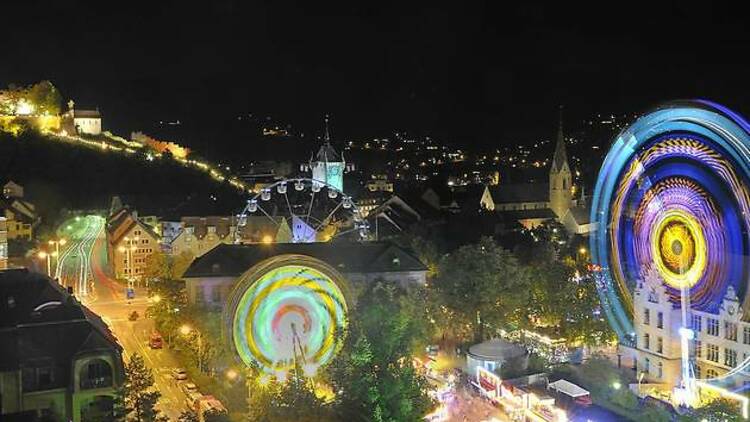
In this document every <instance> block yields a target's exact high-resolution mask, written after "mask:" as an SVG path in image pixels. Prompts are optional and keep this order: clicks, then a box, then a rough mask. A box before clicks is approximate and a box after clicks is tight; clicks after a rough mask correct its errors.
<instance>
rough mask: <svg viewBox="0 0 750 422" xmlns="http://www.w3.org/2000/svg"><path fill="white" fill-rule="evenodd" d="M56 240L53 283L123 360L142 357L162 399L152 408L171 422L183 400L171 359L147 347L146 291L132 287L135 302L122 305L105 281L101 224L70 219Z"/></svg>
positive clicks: (115, 288)
mask: <svg viewBox="0 0 750 422" xmlns="http://www.w3.org/2000/svg"><path fill="white" fill-rule="evenodd" d="M58 236H60V237H61V238H65V239H66V240H67V242H66V244H65V248H64V249H61V250H60V253H59V255H58V258H59V265H55V268H54V269H53V271H54V273H55V274H54V275H55V277H56V278H57V279H58V280H60V282H61V284H63V285H64V286H66V287H71V288H72V289H73V292H74V294H76V296H77V297H78V298H79V299H80V300H81V302H82V303H83V304H84V305H86V306H87V307H88V308H89V309H91V310H92V311H94V312H95V313H96V314H97V315H99V316H100V317H101V318H102V319H103V320H104V321H105V322H106V323H107V325H108V326H109V327H110V329H111V330H112V333H113V334H114V335H115V337H116V338H117V340H118V342H119V343H120V345H121V346H122V347H123V358H124V359H126V360H127V359H128V358H129V357H130V355H132V354H133V353H138V354H140V355H141V356H143V359H144V361H145V362H146V365H147V366H148V367H149V368H150V369H151V370H152V371H153V373H154V382H155V388H156V389H157V390H158V391H159V392H160V393H161V394H162V397H161V399H160V400H159V404H158V406H157V407H158V408H159V409H160V410H161V411H162V412H164V414H165V415H167V416H168V417H169V418H170V419H171V420H177V417H178V416H179V414H180V413H181V412H182V411H183V410H185V409H186V407H185V395H184V393H183V392H182V391H180V389H179V385H178V383H177V382H175V381H174V379H173V378H172V375H171V371H172V369H173V368H175V367H177V366H179V365H178V363H177V359H176V358H175V357H174V355H173V354H172V352H171V351H170V350H169V349H167V348H163V349H156V350H155V349H151V348H150V347H149V345H148V340H149V337H150V334H151V332H153V331H154V322H153V320H151V319H147V318H146V317H145V315H146V308H147V307H148V298H147V291H146V289H145V288H139V287H136V288H135V298H134V299H132V300H127V299H126V296H125V287H126V286H125V285H123V284H121V283H119V282H117V280H115V279H114V278H113V277H112V276H111V269H110V267H109V262H108V255H107V240H106V235H105V231H104V219H103V218H102V217H100V216H94V215H90V216H85V217H76V218H74V219H71V220H69V221H68V222H66V223H64V224H63V225H62V226H61V227H60V228H59V229H58ZM56 264H57V263H56ZM133 311H135V312H137V313H138V318H137V320H136V321H130V320H129V319H128V316H129V315H130V314H131V313H132V312H133Z"/></svg>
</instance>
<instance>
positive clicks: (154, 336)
mask: <svg viewBox="0 0 750 422" xmlns="http://www.w3.org/2000/svg"><path fill="white" fill-rule="evenodd" d="M163 346H164V339H162V338H161V334H159V333H157V332H153V333H151V337H149V339H148V347H150V348H152V349H161V348H162V347H163Z"/></svg>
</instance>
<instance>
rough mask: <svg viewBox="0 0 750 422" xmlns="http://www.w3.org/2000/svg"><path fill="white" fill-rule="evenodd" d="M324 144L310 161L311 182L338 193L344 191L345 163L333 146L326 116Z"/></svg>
mask: <svg viewBox="0 0 750 422" xmlns="http://www.w3.org/2000/svg"><path fill="white" fill-rule="evenodd" d="M325 122H326V133H325V138H324V140H325V143H324V144H323V145H322V146H321V147H320V149H319V150H318V154H317V155H316V156H315V157H313V158H311V159H310V169H311V170H312V178H313V180H318V181H321V182H323V183H327V184H329V185H331V186H333V187H335V188H336V189H338V190H340V191H342V192H343V191H344V170H346V161H345V160H344V156H343V155H339V154H338V153H337V152H336V150H335V149H333V145H331V136H330V134H329V132H328V116H326V120H325Z"/></svg>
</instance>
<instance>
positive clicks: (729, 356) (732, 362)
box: [724, 347, 737, 368]
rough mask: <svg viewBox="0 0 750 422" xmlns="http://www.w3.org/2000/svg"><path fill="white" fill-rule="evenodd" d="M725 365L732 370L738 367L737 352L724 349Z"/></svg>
mask: <svg viewBox="0 0 750 422" xmlns="http://www.w3.org/2000/svg"><path fill="white" fill-rule="evenodd" d="M724 365H726V366H728V367H730V368H734V367H735V366H737V351H736V350H733V349H730V348H728V347H727V348H726V349H724Z"/></svg>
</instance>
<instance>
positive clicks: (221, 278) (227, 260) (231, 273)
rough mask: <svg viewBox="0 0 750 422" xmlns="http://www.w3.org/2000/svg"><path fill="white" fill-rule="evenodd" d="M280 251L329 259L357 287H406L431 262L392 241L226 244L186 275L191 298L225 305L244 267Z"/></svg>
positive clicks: (421, 279) (419, 279) (421, 277)
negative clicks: (383, 284)
mask: <svg viewBox="0 0 750 422" xmlns="http://www.w3.org/2000/svg"><path fill="white" fill-rule="evenodd" d="M280 255H304V256H308V257H311V258H315V259H318V260H320V261H323V262H324V263H326V264H328V265H330V266H332V267H333V268H335V269H336V270H338V271H339V272H340V273H341V274H342V275H343V276H344V277H345V278H346V279H347V280H348V281H349V282H350V283H351V284H352V285H353V286H355V288H356V286H357V285H361V284H363V283H369V282H373V281H375V280H383V281H386V282H391V283H396V284H399V285H402V286H405V287H406V286H409V285H415V284H421V285H424V284H425V283H426V282H427V267H425V265H424V264H422V263H421V262H420V261H419V259H417V258H416V257H415V256H414V255H413V253H412V252H411V251H408V250H406V249H403V248H401V247H398V246H396V245H394V244H391V243H389V242H353V243H349V244H345V243H330V242H320V243H273V244H249V245H225V244H221V245H218V246H217V247H215V248H214V249H212V250H211V251H210V252H208V253H206V254H205V255H203V256H202V257H200V258H198V259H196V260H195V261H193V263H192V264H191V266H190V267H189V268H188V270H187V271H186V272H185V274H184V275H183V279H184V280H185V287H186V290H187V294H188V301H189V302H190V303H192V304H199V305H203V306H205V307H220V306H222V305H223V304H224V303H225V302H226V299H227V297H228V296H229V292H230V291H231V290H232V288H233V287H234V285H235V283H236V281H237V279H238V278H239V277H240V276H241V275H242V274H243V273H245V272H246V271H247V270H249V269H250V268H252V267H253V266H255V265H258V264H261V263H262V262H264V261H265V260H267V259H270V258H274V257H277V256H280Z"/></svg>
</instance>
